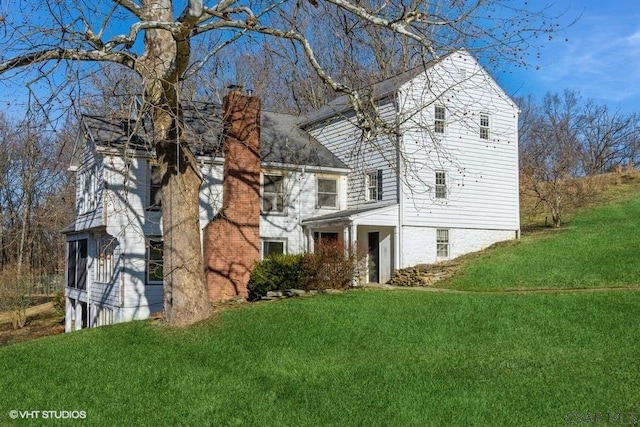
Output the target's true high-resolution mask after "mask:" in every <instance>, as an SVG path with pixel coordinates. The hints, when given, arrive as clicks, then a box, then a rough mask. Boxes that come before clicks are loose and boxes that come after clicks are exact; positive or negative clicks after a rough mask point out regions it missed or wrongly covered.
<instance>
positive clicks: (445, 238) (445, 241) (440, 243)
mask: <svg viewBox="0 0 640 427" xmlns="http://www.w3.org/2000/svg"><path fill="white" fill-rule="evenodd" d="M436 256H437V257H438V258H449V230H436Z"/></svg>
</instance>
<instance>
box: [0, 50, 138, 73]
mask: <svg viewBox="0 0 640 427" xmlns="http://www.w3.org/2000/svg"><path fill="white" fill-rule="evenodd" d="M62 59H70V60H75V61H108V62H114V63H117V64H121V65H124V66H126V67H129V68H131V69H134V64H135V60H136V58H135V57H134V56H133V55H132V54H125V53H121V52H105V51H102V50H92V51H87V50H78V49H49V50H41V51H38V52H33V53H28V54H25V55H19V56H17V57H15V58H12V59H9V60H7V61H3V62H0V74H2V73H5V72H7V71H9V70H13V69H16V68H21V67H26V66H29V65H33V64H36V63H40V62H47V61H51V60H62Z"/></svg>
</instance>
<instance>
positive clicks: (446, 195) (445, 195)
mask: <svg viewBox="0 0 640 427" xmlns="http://www.w3.org/2000/svg"><path fill="white" fill-rule="evenodd" d="M439 174H442V176H443V177H444V183H443V184H440V183H438V176H439ZM448 180H449V177H448V174H447V172H446V171H435V185H434V193H435V194H434V196H435V198H436V200H447V199H448V198H449V185H448ZM442 188H444V193H443V195H442V196H440V194H441V193H440V191H439V190H440V189H442Z"/></svg>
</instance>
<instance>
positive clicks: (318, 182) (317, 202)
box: [316, 176, 340, 209]
mask: <svg viewBox="0 0 640 427" xmlns="http://www.w3.org/2000/svg"><path fill="white" fill-rule="evenodd" d="M320 180H325V181H334V182H335V183H336V191H335V193H328V192H322V194H335V196H336V203H335V205H334V206H329V205H321V204H320V194H321V192H320ZM316 208H317V209H340V179H339V178H338V177H333V176H317V177H316Z"/></svg>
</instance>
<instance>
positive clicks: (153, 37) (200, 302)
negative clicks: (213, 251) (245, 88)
mask: <svg viewBox="0 0 640 427" xmlns="http://www.w3.org/2000/svg"><path fill="white" fill-rule="evenodd" d="M144 3H145V10H146V13H147V14H148V18H149V19H150V20H157V21H164V22H173V10H172V2H171V1H169V0H146V1H145V2H144ZM189 54H190V48H189V44H188V40H187V39H183V40H181V41H179V40H176V38H175V37H174V35H173V34H172V33H171V32H169V31H166V30H163V29H149V30H147V31H146V32H145V52H144V54H143V55H142V56H141V57H140V58H139V59H138V61H137V62H136V71H137V72H138V73H139V74H140V75H141V76H142V78H143V80H144V87H145V90H144V95H145V102H146V103H147V105H148V106H149V107H150V108H149V110H150V113H151V118H152V120H153V135H154V141H153V142H154V145H155V149H156V157H157V160H158V164H159V166H160V171H161V174H162V235H163V244H164V253H163V273H164V278H163V282H164V319H165V321H166V322H167V323H168V324H169V325H172V326H185V325H189V324H192V323H196V322H198V321H200V320H203V319H206V318H207V317H209V316H210V315H211V306H210V305H209V300H208V298H207V290H206V287H205V281H204V267H203V262H202V245H201V243H200V241H201V238H200V220H199V217H200V215H199V194H200V184H201V182H202V177H201V174H200V171H199V167H198V164H197V162H196V159H195V156H194V155H193V154H192V153H191V151H189V147H188V145H187V143H186V140H185V138H184V135H183V134H182V130H183V129H184V127H183V122H182V114H181V111H180V100H179V92H178V85H179V79H180V76H181V75H182V74H183V73H184V70H185V69H186V67H187V65H188V62H189Z"/></svg>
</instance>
